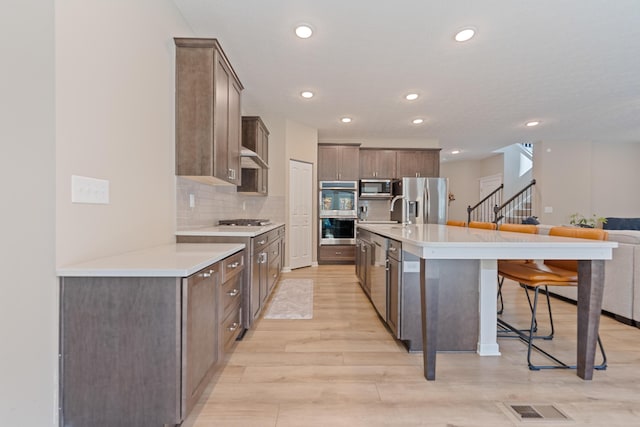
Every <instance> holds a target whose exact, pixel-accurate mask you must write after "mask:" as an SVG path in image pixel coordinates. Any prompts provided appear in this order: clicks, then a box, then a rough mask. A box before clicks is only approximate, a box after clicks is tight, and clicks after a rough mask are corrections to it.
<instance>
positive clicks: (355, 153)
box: [338, 145, 360, 181]
mask: <svg viewBox="0 0 640 427" xmlns="http://www.w3.org/2000/svg"><path fill="white" fill-rule="evenodd" d="M340 148H341V150H340V151H341V153H342V156H341V159H340V160H341V161H340V169H339V171H338V179H339V180H341V181H357V180H358V179H360V176H359V175H360V147H358V146H357V145H345V146H342V147H340Z"/></svg>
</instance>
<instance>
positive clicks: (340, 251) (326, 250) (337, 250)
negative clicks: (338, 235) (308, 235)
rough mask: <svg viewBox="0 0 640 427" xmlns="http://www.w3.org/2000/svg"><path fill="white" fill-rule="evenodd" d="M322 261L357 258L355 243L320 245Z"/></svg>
mask: <svg viewBox="0 0 640 427" xmlns="http://www.w3.org/2000/svg"><path fill="white" fill-rule="evenodd" d="M319 255H320V259H321V260H322V261H353V260H355V258H356V247H355V245H325V246H320V254H319Z"/></svg>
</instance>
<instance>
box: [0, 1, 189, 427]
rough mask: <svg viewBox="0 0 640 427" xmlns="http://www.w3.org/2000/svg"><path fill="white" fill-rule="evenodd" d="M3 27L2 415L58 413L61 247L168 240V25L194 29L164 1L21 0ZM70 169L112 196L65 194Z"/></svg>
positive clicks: (64, 259)
mask: <svg viewBox="0 0 640 427" xmlns="http://www.w3.org/2000/svg"><path fill="white" fill-rule="evenodd" d="M54 6H55V7H54ZM0 34H1V35H2V37H1V39H0V40H2V41H0V52H1V54H2V58H3V71H2V79H1V80H0V93H2V98H3V99H2V103H0V105H1V107H0V108H2V110H1V111H0V113H1V114H0V117H2V120H3V123H2V125H1V126H0V139H1V140H2V145H1V147H2V155H1V156H0V171H1V172H0V173H2V179H1V180H0V182H1V183H0V188H1V192H2V200H3V208H4V209H3V210H2V220H3V224H5V229H4V230H3V234H2V249H1V251H2V252H1V254H0V266H1V267H2V271H4V273H5V276H6V279H5V282H4V283H5V286H3V296H2V298H1V299H0V301H2V302H0V304H1V307H0V312H1V313H2V322H1V324H2V326H0V331H1V335H0V340H1V341H0V342H2V363H1V364H0V395H1V396H2V399H0V420H2V421H1V423H2V425H12V426H47V425H56V423H57V413H58V412H57V401H56V399H57V330H58V324H57V320H58V307H57V303H58V301H57V298H58V293H57V280H56V277H55V267H56V255H57V259H58V261H59V262H60V263H61V264H65V263H68V262H74V261H80V260H83V259H88V258H92V257H95V256H100V255H106V254H111V253H115V252H121V251H127V250H132V249H136V248H139V247H143V246H150V245H153V244H156V243H162V242H165V241H170V240H171V239H172V235H173V231H174V217H175V208H174V206H175V205H174V203H175V202H174V194H173V193H174V178H173V152H174V148H173V90H174V89H173V88H174V81H173V69H174V66H173V57H174V51H173V47H172V44H173V41H172V37H173V36H174V35H180V36H184V35H191V33H190V31H189V29H188V27H187V26H186V25H185V24H184V22H183V20H182V17H181V15H180V14H179V13H178V12H177V10H176V9H175V6H174V4H173V2H172V1H170V0H160V1H151V0H137V1H125V0H114V1H110V2H104V1H98V0H84V1H77V0H66V1H64V2H55V3H54V2H51V1H38V0H25V1H21V2H12V3H11V6H10V7H5V8H4V9H3V13H2V14H1V15H0ZM71 174H81V175H88V176H95V177H100V178H106V179H109V180H110V181H111V205H109V206H89V205H71V203H70V194H69V193H70V191H69V187H70V176H71ZM56 205H57V206H56Z"/></svg>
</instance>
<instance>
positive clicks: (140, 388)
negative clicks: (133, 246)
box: [60, 251, 245, 427]
mask: <svg viewBox="0 0 640 427" xmlns="http://www.w3.org/2000/svg"><path fill="white" fill-rule="evenodd" d="M244 254H245V252H244V251H242V252H239V253H237V254H235V255H232V256H230V257H228V258H226V259H224V260H222V261H220V262H217V263H215V264H213V265H210V266H208V267H206V268H205V269H203V270H201V271H199V272H197V273H195V274H193V275H191V276H189V277H185V278H180V277H63V278H61V281H60V425H61V426H91V427H102V426H105V427H107V426H108V427H112V426H118V427H126V426H131V427H140V426H157V427H159V426H163V425H177V424H180V423H181V422H182V421H183V420H184V419H185V418H186V416H187V415H188V414H189V412H190V411H191V409H192V408H193V406H194V405H195V404H196V402H197V401H198V399H199V398H200V395H201V394H202V392H203V391H204V389H205V387H206V386H207V384H208V383H209V381H210V379H211V377H212V376H213V374H214V373H215V371H216V370H217V369H218V368H219V367H220V366H221V362H222V361H223V360H224V357H225V354H226V353H227V352H229V351H230V350H231V349H232V346H233V342H234V341H235V339H236V338H237V336H238V334H239V332H240V331H241V329H242V328H241V327H240V325H241V324H242V304H241V302H242V286H241V285H242V282H243V280H242V277H243V274H242V271H243V270H244V262H245V255H244Z"/></svg>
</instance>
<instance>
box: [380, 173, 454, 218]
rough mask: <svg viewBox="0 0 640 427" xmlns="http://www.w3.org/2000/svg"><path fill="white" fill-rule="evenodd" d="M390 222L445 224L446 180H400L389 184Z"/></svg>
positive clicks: (447, 192) (447, 198)
mask: <svg viewBox="0 0 640 427" xmlns="http://www.w3.org/2000/svg"><path fill="white" fill-rule="evenodd" d="M393 194H394V196H395V197H394V198H393V199H392V201H391V220H393V221H398V222H401V223H404V224H446V222H447V215H448V207H449V179H448V178H402V179H400V180H398V181H396V182H394V184H393Z"/></svg>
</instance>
